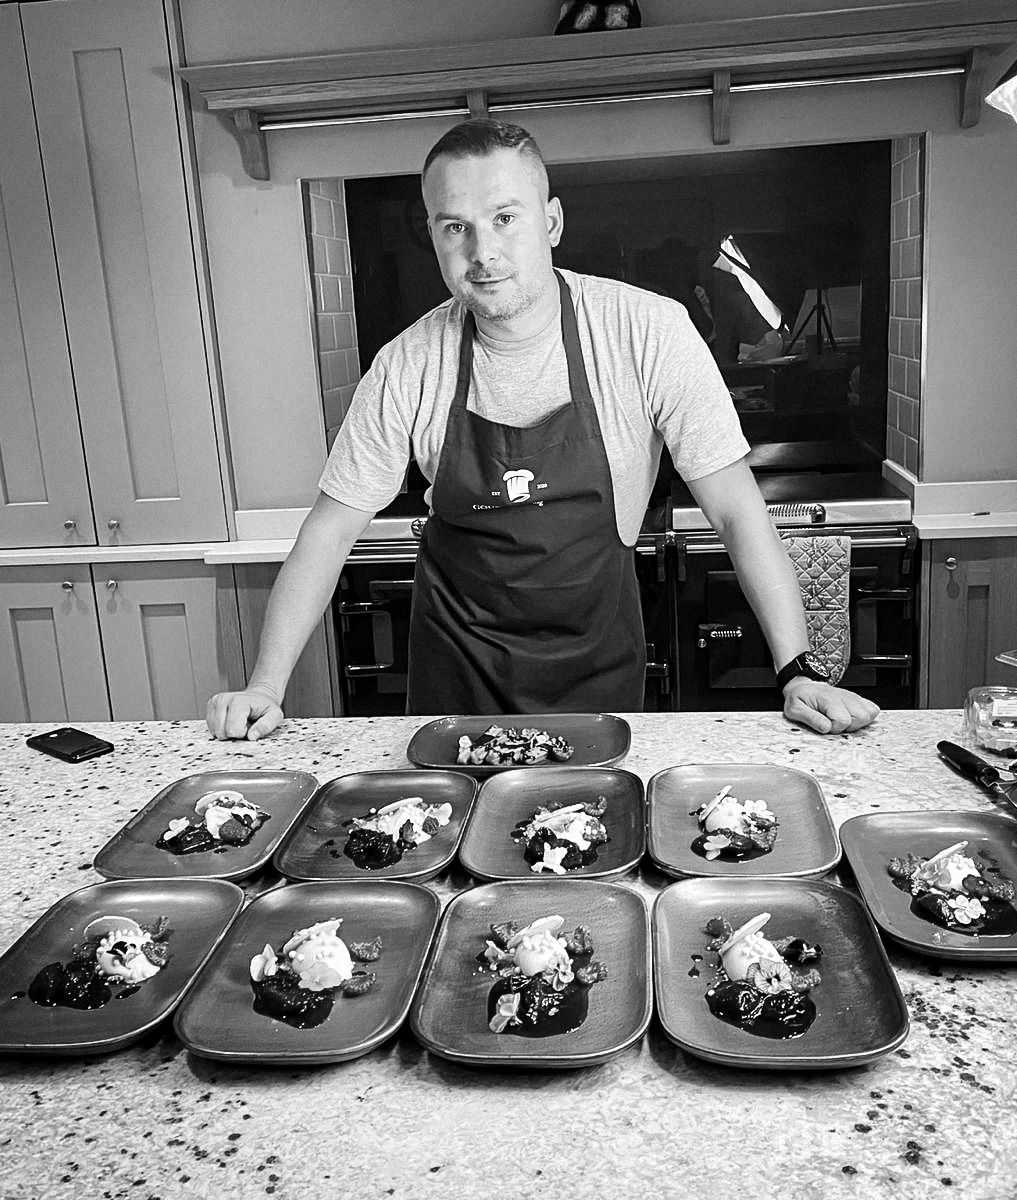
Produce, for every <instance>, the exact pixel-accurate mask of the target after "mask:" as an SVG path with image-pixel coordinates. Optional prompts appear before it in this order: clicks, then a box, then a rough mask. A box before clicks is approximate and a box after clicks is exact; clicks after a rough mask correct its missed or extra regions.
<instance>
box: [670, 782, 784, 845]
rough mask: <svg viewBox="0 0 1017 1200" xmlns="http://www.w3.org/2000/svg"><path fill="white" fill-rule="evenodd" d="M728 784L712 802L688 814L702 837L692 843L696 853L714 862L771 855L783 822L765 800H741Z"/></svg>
mask: <svg viewBox="0 0 1017 1200" xmlns="http://www.w3.org/2000/svg"><path fill="white" fill-rule="evenodd" d="M731 787H732V785H731V784H727V785H725V786H724V787H723V788H722V789H721V790H720V791H719V792H718V793H717V794H716V795H715V796H714V797H713V798H712V799H711V800H707V801H705V802H704V803H703V804H700V805H699V806H698V808H694V809H691V810H690V811H689V816H690V817H695V818H696V821H697V822H698V824H699V828H700V831H701V832H700V834H699V836H698V837H697V838H695V839H694V840H693V842H692V850H693V852H694V853H696V854H699V855H701V856H702V857H703V858H705V859H708V860H709V861H711V862H712V861H713V860H714V859H717V858H722V859H726V860H730V861H735V862H738V861H741V860H742V859H747V858H758V857H759V856H760V855H761V854H769V853H770V851H771V850H772V849H773V844H774V842H776V840H777V827H778V825H779V824H780V822H779V821H778V820H777V818H776V817H775V816H774V814H773V813H772V812H771V811H770V809H769V808H768V807H767V804H766V801H765V800H739V799H738V797H737V796H734V795H732V792H731Z"/></svg>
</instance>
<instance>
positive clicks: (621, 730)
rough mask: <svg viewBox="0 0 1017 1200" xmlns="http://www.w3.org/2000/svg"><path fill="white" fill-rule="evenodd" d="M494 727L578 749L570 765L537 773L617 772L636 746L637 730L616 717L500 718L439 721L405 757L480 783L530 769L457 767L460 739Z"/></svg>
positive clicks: (422, 733)
mask: <svg viewBox="0 0 1017 1200" xmlns="http://www.w3.org/2000/svg"><path fill="white" fill-rule="evenodd" d="M491 725H500V726H501V727H502V728H503V729H508V728H511V727H514V728H516V729H546V730H547V732H548V733H550V734H552V735H554V736H556V737H563V738H564V739H565V740H566V741H567V742H570V743H571V744H572V745H573V746H575V753H574V754H573V755H572V757H571V758H570V759H569V760H568V762H567V763H547V764H541V765H540V766H539V767H537V768H535V769H537V770H545V769H546V768H547V767H551V766H558V767H561V766H569V767H613V766H614V765H615V764H616V763H619V762H621V760H622V759H623V758H624V757H625V755H626V754H628V752H629V746H631V744H632V730H631V729H630V728H629V723H628V721H624V720H622V718H621V717H616V716H613V715H612V714H611V713H526V714H520V713H510V714H508V715H506V716H500V717H440V718H439V719H438V720H437V721H429V722H428V723H427V724H426V725H422V726H421V727H420V728H419V729H418V730H417V732H416V733H415V734H414V735H413V737H412V738H411V739H410V744H409V746H408V747H407V748H406V757H407V758H408V759H409V760H410V762H411V763H413V764H414V765H415V766H418V767H444V768H445V769H447V770H449V771H466V772H467V773H468V774H470V775H473V776H475V777H476V778H477V779H484V778H486V777H487V776H488V775H499V774H501V773H503V772H504V771H518V770H523V769H526V768H521V767H517V766H504V767H493V766H480V767H478V766H469V765H467V764H463V763H459V762H457V761H456V756H457V755H458V753H459V739H460V738H461V737H463V736H464V735H465V736H467V737H470V738H476V737H479V736H480V735H481V734H482V733H483V732H484V730H485V729H487V728H488V727H489V726H491Z"/></svg>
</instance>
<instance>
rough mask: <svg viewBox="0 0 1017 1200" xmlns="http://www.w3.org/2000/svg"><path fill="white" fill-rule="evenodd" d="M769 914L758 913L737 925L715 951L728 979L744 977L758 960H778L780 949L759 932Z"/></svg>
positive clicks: (767, 919) (779, 959) (779, 958)
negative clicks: (742, 923)
mask: <svg viewBox="0 0 1017 1200" xmlns="http://www.w3.org/2000/svg"><path fill="white" fill-rule="evenodd" d="M769 919H770V914H769V913H767V912H764V913H760V914H759V915H758V916H756V917H753V918H752V919H751V920H750V921H746V922H745V924H744V925H741V926H739V927H738V928H737V929H736V930H735V931H734V933H732V934H731V936H730V937H729V938H728V939H727V941H726V942H724V944H723V945H722V946H719V947H718V949H717V953H718V954H719V955H720V960H721V962H722V963H723V964H724V970H725V971H726V972H727V977H728V979H731V980H734V981H740V980H742V979H745V978H746V977H747V975H748V973H749V969H750V967H752V965H753V964H754V963H760V962H778V963H779V962H780V961H781V956H780V951H779V950H778V949H777V948H776V946H774V944H773V943H772V942H770V941H768V940H767V939H766V938H765V937H763V935H762V934H761V933H760V932H759V931H760V930H761V929H762V928H763V926H764V925H765V924H766V923H767V921H769Z"/></svg>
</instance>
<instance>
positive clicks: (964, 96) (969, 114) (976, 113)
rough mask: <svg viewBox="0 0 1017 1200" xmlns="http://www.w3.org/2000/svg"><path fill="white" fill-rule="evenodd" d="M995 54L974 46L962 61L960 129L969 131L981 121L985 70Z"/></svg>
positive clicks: (984, 47)
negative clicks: (962, 82)
mask: <svg viewBox="0 0 1017 1200" xmlns="http://www.w3.org/2000/svg"><path fill="white" fill-rule="evenodd" d="M995 53H996V52H995V50H992V49H990V48H989V47H987V46H975V47H974V48H973V49H971V50H969V51H968V54H967V58H966V59H965V61H964V87H963V89H962V90H961V112H960V123H961V128H962V129H970V128H971V127H972V126H974V125H977V124H978V122H979V121H980V120H981V117H982V95H983V93H984V92H985V76H986V68H987V67H988V65H989V62H990V61H991V60H992V59H993V58H994V57H995Z"/></svg>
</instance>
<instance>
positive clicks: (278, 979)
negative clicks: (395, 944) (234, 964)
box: [251, 917, 381, 1029]
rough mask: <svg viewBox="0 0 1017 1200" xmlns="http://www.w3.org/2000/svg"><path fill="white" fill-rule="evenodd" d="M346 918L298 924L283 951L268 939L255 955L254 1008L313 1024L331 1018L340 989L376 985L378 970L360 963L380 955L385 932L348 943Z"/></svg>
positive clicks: (299, 1024)
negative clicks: (344, 936)
mask: <svg viewBox="0 0 1017 1200" xmlns="http://www.w3.org/2000/svg"><path fill="white" fill-rule="evenodd" d="M342 923H343V920H342V918H341V917H335V918H332V919H331V920H328V921H317V922H315V924H313V925H309V926H308V927H307V928H306V929H296V930H294V931H293V934H292V935H291V936H290V937H289V938H288V939H287V940H286V941H285V942H284V943H283V945H282V947H281V948H280V949H279V950H278V951H276V950H275V949H273V947H272V946H271V945H269V944H268V943H266V945H265V948H264V950H262V952H261V953H260V954H256V955H255V956H254V957H253V958H252V959H251V987H252V989H253V991H254V1011H255V1012H257V1013H261V1014H262V1015H264V1016H266V1017H273V1018H274V1019H275V1020H277V1021H285V1022H286V1024H287V1025H292V1026H294V1028H297V1029H313V1028H314V1027H315V1026H317V1025H321V1024H322V1022H323V1021H325V1020H327V1019H328V1016H329V1014H330V1013H331V1012H332V1006H333V1004H334V1003H335V999H336V997H337V996H338V995H339V994H340V993H341V994H342V995H344V996H361V995H363V994H364V992H366V991H368V990H369V989H370V988H371V987H372V986H373V984H374V982H375V979H376V976H375V973H374V972H373V971H364V970H362V969H358V968H360V967H361V965H362V964H363V963H370V962H376V961H377V960H378V959H379V958H380V957H381V938H380V937H376V938H374V939H373V940H372V941H370V942H350V943H349V944H348V945H347V943H346V942H344V941H343V939H342V938H341V937H340V936H339V930H340V928H341V926H342Z"/></svg>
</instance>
